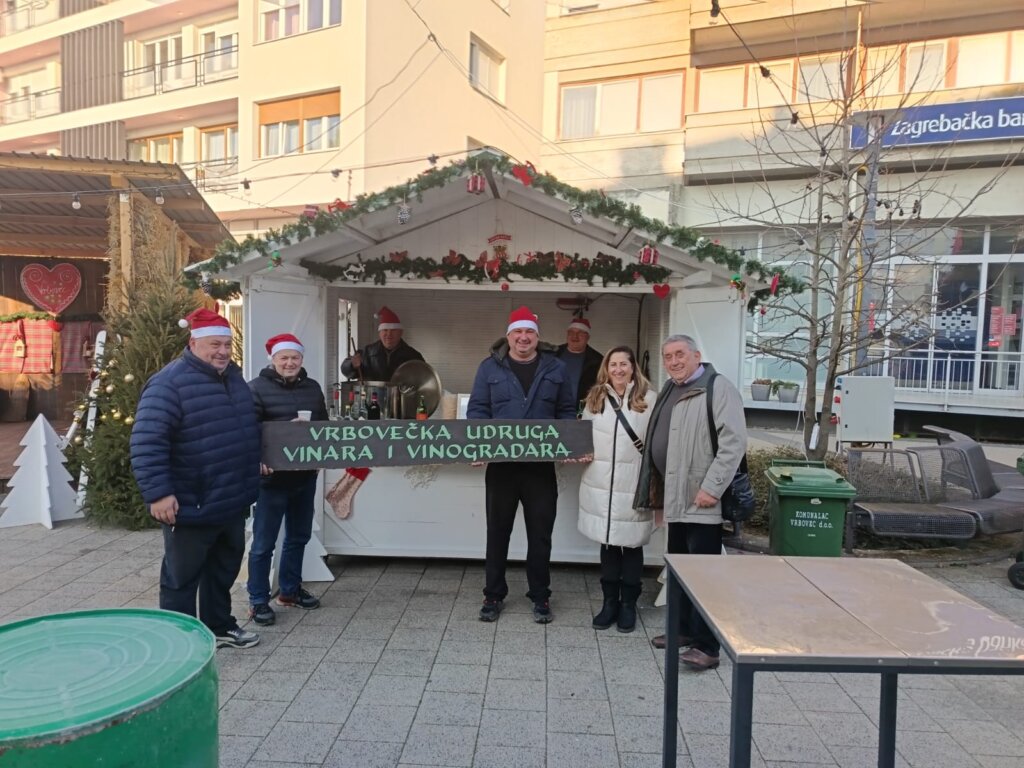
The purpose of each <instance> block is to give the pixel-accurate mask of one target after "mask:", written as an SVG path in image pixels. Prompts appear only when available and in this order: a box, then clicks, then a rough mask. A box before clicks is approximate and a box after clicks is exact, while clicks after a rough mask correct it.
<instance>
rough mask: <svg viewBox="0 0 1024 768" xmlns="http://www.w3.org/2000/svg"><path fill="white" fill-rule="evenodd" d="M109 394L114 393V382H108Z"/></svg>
mask: <svg viewBox="0 0 1024 768" xmlns="http://www.w3.org/2000/svg"><path fill="white" fill-rule="evenodd" d="M107 394H108V395H112V394H114V385H113V384H107Z"/></svg>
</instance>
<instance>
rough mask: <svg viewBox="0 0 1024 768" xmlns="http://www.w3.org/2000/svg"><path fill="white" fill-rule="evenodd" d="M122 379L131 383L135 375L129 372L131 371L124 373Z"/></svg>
mask: <svg viewBox="0 0 1024 768" xmlns="http://www.w3.org/2000/svg"><path fill="white" fill-rule="evenodd" d="M124 380H125V381H126V382H127V383H129V384H131V383H132V382H133V381H135V376H134V375H133V374H131V373H126V374H125V375H124Z"/></svg>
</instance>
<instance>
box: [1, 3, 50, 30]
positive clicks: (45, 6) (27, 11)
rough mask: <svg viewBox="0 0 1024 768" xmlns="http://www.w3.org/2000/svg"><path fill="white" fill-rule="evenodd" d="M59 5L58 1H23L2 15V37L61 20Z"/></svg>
mask: <svg viewBox="0 0 1024 768" xmlns="http://www.w3.org/2000/svg"><path fill="white" fill-rule="evenodd" d="M59 5H60V4H59V3H58V2H57V1H56V0H21V1H20V2H18V3H16V4H15V6H14V7H13V8H8V9H7V10H5V11H3V12H2V13H0V37H5V36H7V35H13V34H15V33H16V32H24V31H25V30H26V29H31V28H32V27H38V26H39V25H40V24H46V23H47V22H49V21H55V20H56V19H58V18H60V7H59Z"/></svg>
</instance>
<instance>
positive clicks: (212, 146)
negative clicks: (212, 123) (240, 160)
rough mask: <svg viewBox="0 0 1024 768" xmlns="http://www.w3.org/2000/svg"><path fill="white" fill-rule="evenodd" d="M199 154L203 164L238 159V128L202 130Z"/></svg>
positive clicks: (231, 126)
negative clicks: (200, 153)
mask: <svg viewBox="0 0 1024 768" xmlns="http://www.w3.org/2000/svg"><path fill="white" fill-rule="evenodd" d="M201 152H202V160H203V162H204V163H225V162H229V161H232V160H235V159H236V158H237V157H238V126H237V125H225V126H223V127H220V128H204V129H203V131H202V149H201Z"/></svg>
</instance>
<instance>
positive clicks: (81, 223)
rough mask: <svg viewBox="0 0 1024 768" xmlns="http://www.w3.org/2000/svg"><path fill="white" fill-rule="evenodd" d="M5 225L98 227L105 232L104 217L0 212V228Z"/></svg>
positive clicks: (105, 220)
mask: <svg viewBox="0 0 1024 768" xmlns="http://www.w3.org/2000/svg"><path fill="white" fill-rule="evenodd" d="M5 224H42V225H44V226H53V227H100V228H101V229H104V230H106V228H107V217H106V216H70V215H69V216H58V215H54V216H47V215H45V214H44V215H32V214H28V213H7V212H6V211H3V210H0V227H2V226H4V225H5Z"/></svg>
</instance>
